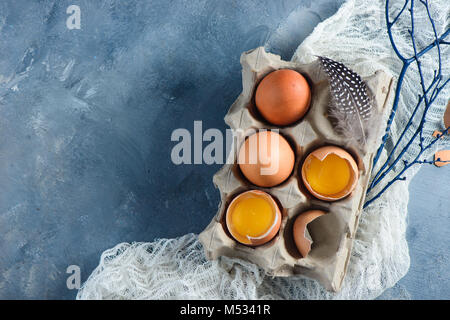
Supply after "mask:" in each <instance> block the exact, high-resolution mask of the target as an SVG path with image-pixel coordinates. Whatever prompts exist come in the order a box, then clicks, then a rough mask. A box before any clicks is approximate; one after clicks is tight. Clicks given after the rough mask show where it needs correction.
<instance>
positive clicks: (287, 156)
mask: <svg viewBox="0 0 450 320" xmlns="http://www.w3.org/2000/svg"><path fill="white" fill-rule="evenodd" d="M294 162H295V155H294V151H292V148H291V146H290V145H289V143H288V142H287V141H286V139H285V138H283V137H282V136H281V135H279V134H278V133H276V132H273V131H260V132H257V133H255V134H253V135H251V136H250V137H248V138H247V139H246V140H245V141H244V143H243V144H242V146H241V149H240V150H239V155H238V164H239V167H240V169H241V171H242V173H243V174H244V176H245V177H246V178H247V179H248V180H249V181H250V182H251V183H253V184H255V185H257V186H260V187H273V186H276V185H278V184H280V183H282V182H283V181H284V180H286V179H287V178H288V177H289V175H290V174H291V172H292V170H293V168H294Z"/></svg>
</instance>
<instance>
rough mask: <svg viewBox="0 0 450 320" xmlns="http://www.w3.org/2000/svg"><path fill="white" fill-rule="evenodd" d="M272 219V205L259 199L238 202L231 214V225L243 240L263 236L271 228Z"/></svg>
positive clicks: (273, 214) (253, 198)
mask: <svg viewBox="0 0 450 320" xmlns="http://www.w3.org/2000/svg"><path fill="white" fill-rule="evenodd" d="M274 219H275V213H274V209H273V206H272V204H271V203H269V202H268V201H267V200H266V199H264V198H259V197H251V198H244V199H241V200H239V201H238V202H237V203H236V205H235V206H234V208H233V211H232V212H231V225H232V226H233V229H234V231H236V233H238V234H239V235H241V236H243V237H244V238H247V236H249V237H258V236H261V235H263V234H264V233H265V232H267V231H268V230H269V228H270V227H271V226H272V224H273V222H274ZM246 242H248V240H247V241H246Z"/></svg>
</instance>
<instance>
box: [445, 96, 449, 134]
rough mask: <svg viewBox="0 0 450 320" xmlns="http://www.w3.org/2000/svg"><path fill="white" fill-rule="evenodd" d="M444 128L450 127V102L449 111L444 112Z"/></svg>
mask: <svg viewBox="0 0 450 320" xmlns="http://www.w3.org/2000/svg"><path fill="white" fill-rule="evenodd" d="M444 126H445V128H448V127H450V100H449V101H448V103H447V109H446V110H445V112H444Z"/></svg>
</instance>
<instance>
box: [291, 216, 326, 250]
mask: <svg viewBox="0 0 450 320" xmlns="http://www.w3.org/2000/svg"><path fill="white" fill-rule="evenodd" d="M324 214H326V212H324V211H321V210H309V211H305V212H302V213H300V214H299V215H298V216H297V218H296V219H295V222H294V226H293V232H292V233H293V237H294V242H295V245H296V247H297V249H298V251H299V252H300V254H301V255H302V257H303V258H306V256H307V255H308V253H309V252H310V251H311V244H312V242H313V241H312V239H310V236H309V232H308V229H307V226H308V224H309V223H310V222H312V221H313V220H314V219H316V218H318V217H320V216H322V215H324Z"/></svg>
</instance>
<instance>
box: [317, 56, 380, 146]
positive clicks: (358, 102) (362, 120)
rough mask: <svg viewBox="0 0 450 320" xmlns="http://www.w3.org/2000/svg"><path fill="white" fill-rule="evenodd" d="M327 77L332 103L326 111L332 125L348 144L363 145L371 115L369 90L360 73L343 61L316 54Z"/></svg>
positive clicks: (371, 106)
mask: <svg viewBox="0 0 450 320" xmlns="http://www.w3.org/2000/svg"><path fill="white" fill-rule="evenodd" d="M318 58H319V61H320V62H321V65H322V68H323V70H324V72H325V73H326V74H327V75H328V77H329V81H330V88H331V89H330V90H331V96H332V103H331V105H330V108H329V115H330V116H331V117H332V118H333V119H334V120H335V123H334V125H335V127H336V129H337V131H338V132H339V134H341V135H343V136H344V138H346V140H348V142H349V143H350V144H352V142H356V143H357V144H358V145H359V146H360V147H362V146H363V145H364V144H365V143H366V142H367V133H368V126H367V125H366V123H367V122H368V121H369V120H370V119H372V116H373V113H374V112H373V110H372V108H373V103H372V99H371V94H370V91H369V89H368V88H367V86H366V84H365V82H364V81H363V80H362V79H361V77H360V76H359V75H358V74H357V73H355V72H353V71H352V70H350V69H349V68H347V67H346V66H345V65H343V64H342V63H339V62H336V61H334V60H331V59H329V58H326V57H318Z"/></svg>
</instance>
